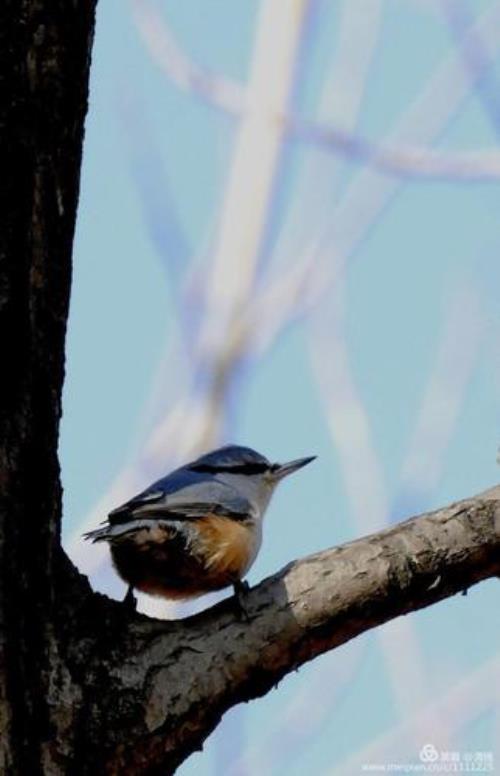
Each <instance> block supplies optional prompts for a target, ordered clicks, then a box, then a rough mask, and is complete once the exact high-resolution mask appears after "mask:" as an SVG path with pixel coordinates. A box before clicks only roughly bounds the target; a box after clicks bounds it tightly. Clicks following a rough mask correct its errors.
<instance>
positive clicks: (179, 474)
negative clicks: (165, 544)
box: [109, 469, 251, 525]
mask: <svg viewBox="0 0 500 776" xmlns="http://www.w3.org/2000/svg"><path fill="white" fill-rule="evenodd" d="M207 512H215V513H216V514H223V515H228V516H231V517H232V518H233V519H237V520H238V519H239V520H244V519H245V518H246V517H248V516H249V514H250V513H251V504H250V502H249V501H248V500H247V499H246V498H244V497H242V496H240V495H239V494H238V492H237V491H236V490H235V489H234V488H232V487H231V486H230V485H227V484H226V483H224V482H221V481H219V480H217V479H216V478H215V477H213V475H207V474H204V473H198V472H192V471H189V470H185V469H184V470H178V471H176V472H173V473H172V474H170V475H168V477H164V478H163V479H161V480H158V481H157V482H154V483H153V484H152V485H150V486H149V488H147V489H146V490H144V491H143V492H142V493H139V495H138V496H135V497H134V498H133V499H131V500H130V501H127V503H126V504H123V505H122V506H120V507H118V508H117V509H114V510H113V511H112V512H110V514H109V523H110V524H111V525H115V524H117V523H126V522H128V521H130V520H136V519H137V518H151V519H154V518H155V517H157V518H168V517H171V518H173V519H176V520H195V519H197V518H199V517H203V516H204V515H206V514H207Z"/></svg>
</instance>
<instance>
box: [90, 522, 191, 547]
mask: <svg viewBox="0 0 500 776" xmlns="http://www.w3.org/2000/svg"><path fill="white" fill-rule="evenodd" d="M157 526H161V527H162V528H166V529H168V530H169V531H170V532H171V531H176V530H179V529H180V528H182V524H181V523H180V522H179V521H178V520H162V519H152V518H138V519H136V520H129V521H127V522H126V523H117V524H116V525H110V524H109V523H106V525H105V526H104V527H103V528H96V529H95V530H93V531H87V533H84V534H83V538H84V539H87V540H88V541H91V542H115V541H120V540H121V539H127V538H128V537H129V536H130V535H131V534H134V533H136V531H141V530H142V529H144V528H146V529H147V530H149V529H150V528H154V527H157Z"/></svg>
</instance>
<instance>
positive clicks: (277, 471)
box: [273, 455, 316, 482]
mask: <svg viewBox="0 0 500 776" xmlns="http://www.w3.org/2000/svg"><path fill="white" fill-rule="evenodd" d="M315 458H316V456H315V455H310V456H309V457H308V458H297V459H296V460H295V461H289V462H288V463H277V464H275V465H274V467H273V478H274V479H275V480H276V481H277V482H278V481H279V480H282V479H283V478H284V477H288V475H289V474H293V473H294V472H296V471H298V470H299V469H302V467H303V466H307V464H308V463H311V461H314V459H315Z"/></svg>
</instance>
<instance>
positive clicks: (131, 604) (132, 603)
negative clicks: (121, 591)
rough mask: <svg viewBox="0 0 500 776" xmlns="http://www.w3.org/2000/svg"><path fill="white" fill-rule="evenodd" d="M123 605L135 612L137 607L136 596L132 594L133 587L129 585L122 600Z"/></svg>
mask: <svg viewBox="0 0 500 776" xmlns="http://www.w3.org/2000/svg"><path fill="white" fill-rule="evenodd" d="M122 603H123V605H124V606H125V607H126V608H127V609H128V610H129V611H130V612H135V610H136V609H137V598H136V597H135V595H134V588H133V587H132V585H129V588H128V590H127V593H126V595H125V598H124V599H123V601H122Z"/></svg>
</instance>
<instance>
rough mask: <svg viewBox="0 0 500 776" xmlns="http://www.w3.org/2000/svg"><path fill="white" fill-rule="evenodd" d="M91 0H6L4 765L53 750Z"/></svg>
mask: <svg viewBox="0 0 500 776" xmlns="http://www.w3.org/2000/svg"><path fill="white" fill-rule="evenodd" d="M94 5H95V3H94V2H93V0H72V1H71V2H70V0H2V3H1V8H0V149H1V151H0V154H1V156H0V162H1V164H0V168H1V170H2V186H1V192H2V193H1V195H0V197H1V200H0V331H1V332H2V335H3V337H2V364H3V368H2V378H1V401H0V569H1V571H0V574H1V586H0V625H1V633H0V655H1V665H2V673H1V677H0V728H1V731H2V736H1V739H0V768H2V769H3V770H2V772H4V773H9V774H11V773H12V774H16V773H23V774H28V773H29V774H36V773H39V772H41V770H42V765H41V763H42V762H45V760H46V759H47V758H49V760H50V754H49V753H48V752H47V751H46V750H45V749H44V750H43V751H42V750H41V748H40V747H41V746H42V743H41V742H42V741H46V740H47V739H48V738H49V737H50V735H51V725H52V722H51V713H52V711H51V708H50V706H49V705H48V703H47V699H48V697H49V695H50V692H51V690H50V688H49V682H50V675H51V673H53V669H54V665H55V663H56V662H57V657H56V656H55V654H54V653H53V650H54V649H55V648H56V647H55V644H56V642H55V640H54V633H53V621H52V611H53V607H54V573H53V566H54V558H55V553H56V552H57V548H58V542H59V523H60V512H61V509H60V500H61V499H60V485H59V476H58V473H59V468H58V461H57V436H58V424H59V417H60V397H61V386H62V380H63V370H64V335H65V327H66V316H67V310H68V299H69V289H70V274H71V261H70V259H71V245H72V240H73V231H74V224H75V212H76V203H77V195H78V183H79V174H80V161H81V147H82V137H83V129H82V127H83V119H84V116H85V113H86V109H87V83H88V70H89V59H90V49H91V41H92V33H93V23H94Z"/></svg>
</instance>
